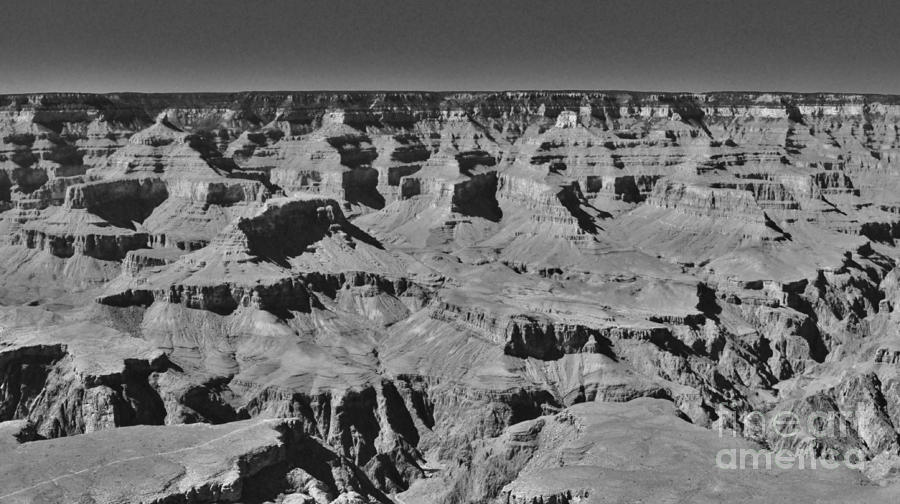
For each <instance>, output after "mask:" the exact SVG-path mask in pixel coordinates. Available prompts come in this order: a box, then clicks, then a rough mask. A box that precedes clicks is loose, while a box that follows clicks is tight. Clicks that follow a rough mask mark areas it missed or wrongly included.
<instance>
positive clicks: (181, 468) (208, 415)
mask: <svg viewBox="0 0 900 504" xmlns="http://www.w3.org/2000/svg"><path fill="white" fill-rule="evenodd" d="M898 240H900V96H889V95H853V94H828V93H819V94H800V93H756V92H722V93H703V94H692V93H646V92H617V91H616V92H599V91H598V92H593V91H571V92H563V91H515V92H513V91H510V92H442V93H437V92H431V93H429V92H242V93H193V94H191V93H180V94H138V93H116V94H104V95H98V94H78V93H55V94H25V95H2V96H0V279H2V280H0V453H2V454H3V455H4V456H3V457H0V503H2V504H5V503H14V502H15V503H18V502H23V503H48V502H91V503H98V504H100V503H118V502H146V503H158V504H162V503H213V502H222V503H226V502H240V503H246V504H262V503H272V504H298V503H303V504H313V503H315V504H330V503H336V504H359V503H385V504H387V503H397V504H425V503H447V504H458V503H466V502H481V503H503V504H550V503H553V504H568V503H576V502H580V503H601V502H676V501H690V502H721V501H723V500H726V499H728V500H731V501H734V502H760V501H766V502H791V503H798V502H836V503H837V502H860V503H864V502H885V503H887V502H897V500H898V499H900V482H898V481H897V479H898V477H900V246H898V245H900V244H898ZM761 416H762V417H765V418H772V417H779V416H780V417H782V418H785V417H791V418H795V419H798V421H799V426H797V427H798V429H797V430H796V431H794V432H792V433H791V435H784V434H783V432H782V431H779V430H777V429H776V430H773V429H772V428H768V429H759V428H758V427H759V426H758V425H754V424H753V421H752V419H753V418H756V417H761ZM813 417H822V418H825V417H827V418H828V419H829V420H830V421H832V422H833V423H834V424H835V425H840V426H841V429H839V431H840V432H839V433H838V434H836V435H825V436H823V435H817V434H818V433H816V432H813V431H814V430H816V429H814V428H813V427H812V424H808V423H807V422H806V420H807V419H808V418H813ZM730 449H735V450H738V449H744V450H747V449H754V450H790V451H792V452H793V451H795V450H807V451H808V452H809V453H810V454H811V455H812V457H813V458H817V459H820V460H825V459H826V458H827V457H828V456H829V454H833V453H841V454H846V453H850V452H853V453H855V454H856V460H855V461H854V463H853V464H850V463H842V464H840V467H838V468H836V469H825V468H823V467H822V466H820V467H819V468H818V469H815V470H812V469H809V468H807V469H806V470H800V469H797V468H793V469H790V470H787V469H785V470H782V469H778V468H774V469H773V468H760V469H750V468H743V469H737V470H736V469H727V468H722V467H719V466H717V463H718V462H720V460H719V459H720V454H721V452H722V450H726V451H727V450H730ZM844 462H848V461H844ZM851 466H852V467H851Z"/></svg>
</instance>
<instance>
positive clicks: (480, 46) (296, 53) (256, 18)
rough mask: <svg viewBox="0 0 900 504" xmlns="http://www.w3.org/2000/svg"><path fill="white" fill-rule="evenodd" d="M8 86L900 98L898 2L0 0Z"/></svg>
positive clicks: (3, 81)
mask: <svg viewBox="0 0 900 504" xmlns="http://www.w3.org/2000/svg"><path fill="white" fill-rule="evenodd" d="M0 12H2V15H3V18H4V23H3V29H2V30H0V93H21V92H52V91H79V92H120V91H137V92H193V91H248V90H260V91H262V90H292V91H293V90H297V91H303V90H435V91H439V90H510V89H579V90H581V89H598V90H600V89H606V90H612V89H616V90H633V91H695V92H701V91H721V90H751V91H802V92H813V91H835V92H838V91H842V92H861V93H891V94H900V57H898V56H900V28H898V24H900V23H898V22H900V2H898V1H896V0H884V1H882V0H848V1H843V0H742V1H732V0H617V1H614V0H558V1H549V0H545V1H536V0H478V1H475V0H452V1H451V0H442V1H441V0H354V1H349V0H256V1H237V0H0Z"/></svg>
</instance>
